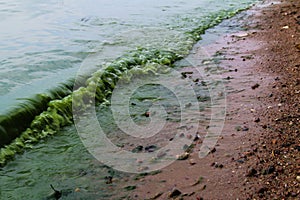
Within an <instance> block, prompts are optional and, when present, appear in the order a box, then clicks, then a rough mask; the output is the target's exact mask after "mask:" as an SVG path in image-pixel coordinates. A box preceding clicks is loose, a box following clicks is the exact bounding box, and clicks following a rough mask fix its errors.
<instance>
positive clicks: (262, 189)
mask: <svg viewBox="0 0 300 200" xmlns="http://www.w3.org/2000/svg"><path fill="white" fill-rule="evenodd" d="M267 190H268V189H267V188H266V187H261V188H259V189H258V191H257V193H258V194H263V193H265V192H266V191H267Z"/></svg>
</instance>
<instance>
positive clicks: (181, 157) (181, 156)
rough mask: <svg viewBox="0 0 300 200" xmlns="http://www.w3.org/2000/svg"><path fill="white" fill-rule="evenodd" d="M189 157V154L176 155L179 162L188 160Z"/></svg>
mask: <svg viewBox="0 0 300 200" xmlns="http://www.w3.org/2000/svg"><path fill="white" fill-rule="evenodd" d="M189 156H190V154H189V153H187V152H184V153H183V154H181V155H176V158H177V160H186V159H188V157H189Z"/></svg>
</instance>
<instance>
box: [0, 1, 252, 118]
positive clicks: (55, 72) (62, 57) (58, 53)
mask: <svg viewBox="0 0 300 200" xmlns="http://www.w3.org/2000/svg"><path fill="white" fill-rule="evenodd" d="M249 2H252V0H243V1H240V0H223V1H212V0H202V1H196V0H192V1H188V2H185V1H176V0H167V1H164V2H163V3H161V1H158V0H155V1H153V0H152V1H148V0H147V1H139V0H134V1H124V0H117V1H110V2H108V1H104V0H97V1H95V0H93V1H92V0H89V1H83V0H80V1H75V0H64V1H63V0H61V1H60V0H51V1H47V2H40V1H33V0H26V1H20V0H19V1H12V0H8V1H0V5H1V10H0V25H1V31H0V38H1V40H0V52H1V53H0V63H1V64H0V72H1V73H0V102H1V105H0V114H3V113H4V112H5V111H8V110H9V109H10V108H11V107H12V106H13V105H15V104H16V103H17V102H19V101H20V100H19V101H18V100H16V99H17V98H24V97H30V96H32V95H33V94H36V93H41V92H44V91H45V90H46V89H49V88H53V87H54V86H56V85H57V83H59V82H63V81H65V80H66V79H68V78H71V77H73V76H74V75H75V74H76V72H77V70H78V68H79V67H80V65H81V62H82V61H83V60H84V58H86V56H88V55H91V54H93V53H95V52H97V53H98V54H97V64H95V63H89V65H91V66H90V67H92V68H93V67H99V65H101V63H102V62H105V61H111V60H113V59H114V58H116V57H118V56H120V55H122V54H123V53H124V51H126V50H129V49H133V48H135V47H136V46H140V45H147V44H148V45H152V41H151V40H152V39H153V38H158V37H159V35H163V34H164V33H163V32H161V31H160V32H155V31H147V33H146V34H145V31H144V30H145V28H153V27H156V28H164V29H167V30H170V29H172V30H176V31H179V32H181V33H183V32H185V31H186V30H191V29H193V28H195V27H197V26H198V23H199V20H202V18H204V16H207V15H208V14H209V13H211V12H215V11H218V10H222V9H228V8H239V7H243V6H245V5H247V3H249ZM204 20H205V19H204ZM95 65H97V66H95ZM62 74H63V76H62Z"/></svg>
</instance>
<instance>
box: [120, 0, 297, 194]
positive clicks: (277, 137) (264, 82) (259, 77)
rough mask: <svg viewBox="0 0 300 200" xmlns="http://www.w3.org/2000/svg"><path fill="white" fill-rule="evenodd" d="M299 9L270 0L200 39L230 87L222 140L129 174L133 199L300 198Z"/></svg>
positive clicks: (197, 145) (292, 2)
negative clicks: (204, 150) (153, 169)
mask: <svg viewBox="0 0 300 200" xmlns="http://www.w3.org/2000/svg"><path fill="white" fill-rule="evenodd" d="M299 8H300V3H299V2H298V1H296V0H290V1H281V2H279V1H278V2H274V1H264V3H263V4H260V5H257V6H254V7H253V8H252V9H250V10H248V11H246V12H244V13H242V15H239V16H237V17H235V18H233V19H231V22H232V24H233V25H234V26H236V25H238V26H239V27H240V28H241V31H238V32H236V33H230V34H221V36H220V35H219V36H218V38H217V39H216V40H215V42H213V43H211V44H209V45H202V48H203V49H205V50H206V51H207V52H208V54H210V55H213V56H214V57H215V58H216V59H218V60H219V61H220V63H219V65H218V67H219V68H220V69H221V70H220V71H221V76H222V78H223V80H224V84H225V88H226V101H227V103H226V110H227V111H226V121H225V125H224V128H223V131H222V134H221V135H220V137H219V140H218V143H217V144H216V146H215V148H214V149H212V151H211V152H210V153H209V154H208V155H207V156H206V157H205V158H202V159H199V158H198V152H199V150H200V147H201V144H202V141H203V140H202V139H201V137H200V138H199V139H198V140H196V141H195V142H194V145H195V147H194V149H193V150H192V151H191V152H190V153H189V155H188V157H187V158H185V159H183V160H178V161H176V162H174V163H173V164H171V165H170V166H168V167H166V168H164V169H162V170H161V171H159V172H158V173H154V174H149V175H147V176H140V177H139V178H136V179H135V180H131V179H128V180H127V183H124V185H125V186H126V185H131V186H134V188H133V189H132V190H131V191H130V193H129V194H128V195H127V198H129V199H168V198H169V199H298V198H299V197H300V190H299V183H300V177H299V176H300V174H299V173H300V171H299V169H300V153H299V152H300V140H299V129H300V125H299V124H300V123H299V120H300V110H299V107H300V105H299V102H300V77H299V76H300V73H299V70H300V66H299V64H300V56H299V52H300V39H299V38H300V35H299V33H300V31H299V28H300V25H299V24H300V13H299ZM204 37H205V36H204ZM196 50H197V49H196ZM195 55H197V51H196V53H195ZM188 69H189V68H188V67H186V68H184V69H183V71H184V70H186V71H188ZM193 78H194V77H193ZM195 78H196V77H195ZM201 131H205V130H199V132H201Z"/></svg>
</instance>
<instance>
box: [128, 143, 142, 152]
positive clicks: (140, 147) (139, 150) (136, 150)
mask: <svg viewBox="0 0 300 200" xmlns="http://www.w3.org/2000/svg"><path fill="white" fill-rule="evenodd" d="M143 148H144V147H143V146H142V145H139V146H137V147H135V148H134V149H132V150H131V152H132V153H139V152H141V151H143Z"/></svg>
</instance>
